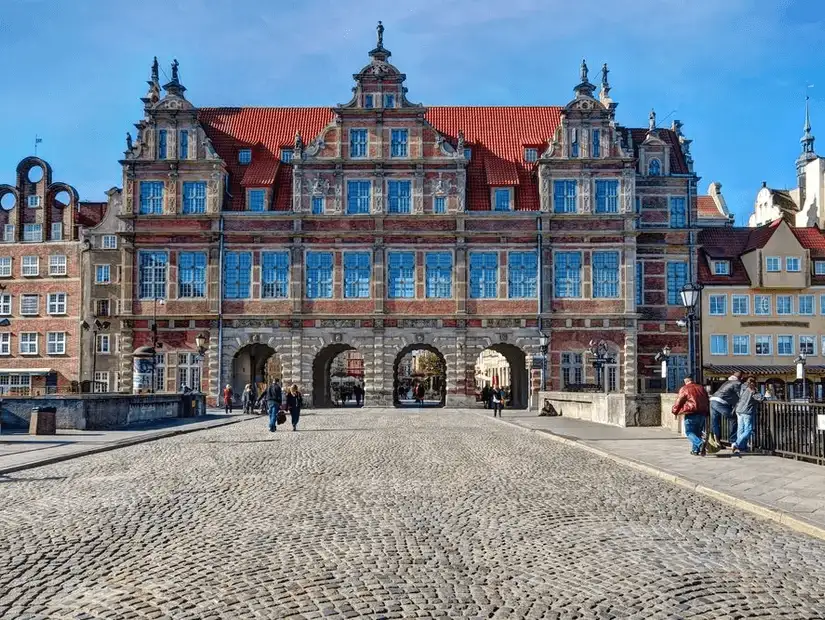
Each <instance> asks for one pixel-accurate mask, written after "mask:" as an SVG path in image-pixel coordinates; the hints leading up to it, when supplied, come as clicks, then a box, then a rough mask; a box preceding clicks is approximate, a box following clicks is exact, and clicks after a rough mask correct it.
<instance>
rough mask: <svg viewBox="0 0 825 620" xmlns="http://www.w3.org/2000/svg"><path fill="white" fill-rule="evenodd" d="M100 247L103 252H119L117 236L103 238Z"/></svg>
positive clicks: (104, 236)
mask: <svg viewBox="0 0 825 620" xmlns="http://www.w3.org/2000/svg"><path fill="white" fill-rule="evenodd" d="M100 247H101V249H103V250H117V235H103V236H101V238H100Z"/></svg>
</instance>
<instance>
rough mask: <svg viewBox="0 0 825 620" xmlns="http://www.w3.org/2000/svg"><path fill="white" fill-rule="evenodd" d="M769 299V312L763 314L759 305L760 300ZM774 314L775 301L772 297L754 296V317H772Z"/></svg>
mask: <svg viewBox="0 0 825 620" xmlns="http://www.w3.org/2000/svg"><path fill="white" fill-rule="evenodd" d="M762 299H767V300H768V311H767V312H762V311H761V308H762V306H761V304H760V303H759V301H760V300H762ZM772 314H773V301H772V298H771V295H754V296H753V315H754V316H771V315H772Z"/></svg>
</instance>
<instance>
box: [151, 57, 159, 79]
mask: <svg viewBox="0 0 825 620" xmlns="http://www.w3.org/2000/svg"><path fill="white" fill-rule="evenodd" d="M159 82H160V76H159V74H158V57H157V56H155V60H154V61H153V62H152V81H151V82H150V84H157V83H159Z"/></svg>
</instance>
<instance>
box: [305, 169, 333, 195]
mask: <svg viewBox="0 0 825 620" xmlns="http://www.w3.org/2000/svg"><path fill="white" fill-rule="evenodd" d="M309 191H310V193H311V194H312V195H313V196H326V195H327V194H328V193H329V181H328V180H327V179H324V178H323V177H321V175H320V174H316V175H315V176H314V177H313V178H312V183H311V185H310V190H309Z"/></svg>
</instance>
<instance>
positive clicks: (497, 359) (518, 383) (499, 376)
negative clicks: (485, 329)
mask: <svg viewBox="0 0 825 620" xmlns="http://www.w3.org/2000/svg"><path fill="white" fill-rule="evenodd" d="M475 379H476V394H477V396H478V397H479V398H480V401H481V402H482V403H483V402H484V399H483V398H481V395H482V394H484V395H486V393H487V390H485V387H486V388H488V389H489V388H494V387H495V388H500V389H501V390H503V391H504V398H505V406H506V407H508V408H510V409H526V408H527V406H528V404H529V402H530V377H529V373H528V371H527V356H526V354H525V353H524V351H522V350H521V349H520V348H518V347H517V346H515V345H512V344H507V343H499V344H494V345H491V346H489V347H487V348H486V349H484V350H483V351H482V352H481V353H480V354H479V356H478V358H477V359H476V363H475Z"/></svg>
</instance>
